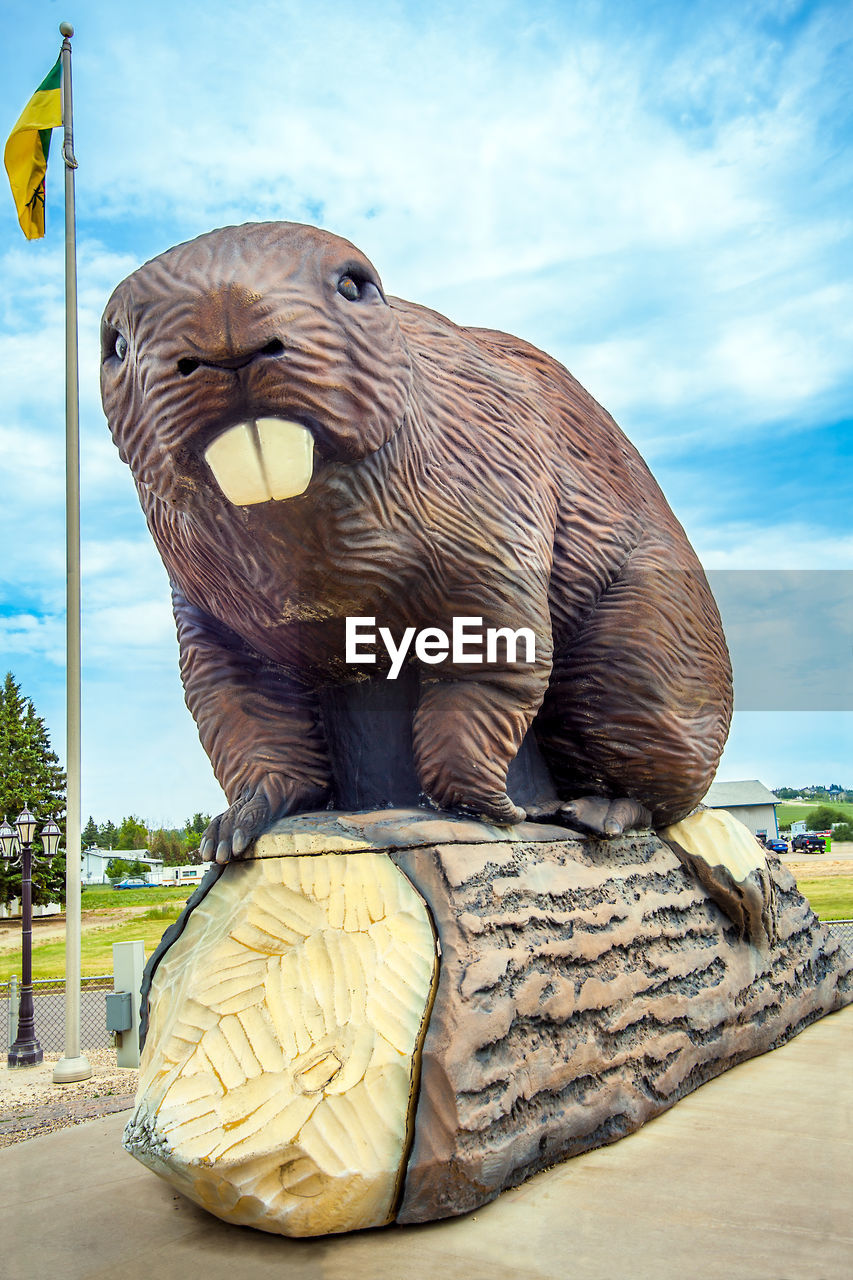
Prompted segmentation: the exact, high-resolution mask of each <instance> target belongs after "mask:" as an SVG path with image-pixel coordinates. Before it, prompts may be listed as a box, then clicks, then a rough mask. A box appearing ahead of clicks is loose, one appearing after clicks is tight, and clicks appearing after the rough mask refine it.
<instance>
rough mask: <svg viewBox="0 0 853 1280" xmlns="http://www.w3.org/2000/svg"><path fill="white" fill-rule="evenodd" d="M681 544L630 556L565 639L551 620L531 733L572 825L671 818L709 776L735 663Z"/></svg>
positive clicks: (599, 826) (606, 828) (695, 797)
mask: <svg viewBox="0 0 853 1280" xmlns="http://www.w3.org/2000/svg"><path fill="white" fill-rule="evenodd" d="M678 550H680V549H678V548H674V547H673V546H667V545H656V546H653V547H651V548H646V549H643V550H641V551H635V552H634V553H633V555H632V556H631V558H630V560H629V561H628V563H627V564H626V566H625V568H624V569H623V571H622V573H621V574H620V576H619V578H618V579H617V580H616V581H615V582H614V583H613V584H612V585H611V586H610V587H609V588H608V590H607V591H606V592H605V593H604V595H603V596H602V597H601V599H600V600H599V601H598V604H597V606H596V608H595V610H594V612H593V614H592V615H591V616H590V618H589V619H588V620H587V622H586V623H585V624H584V625H583V626H582V628H581V629H580V631H579V632H577V633H576V634H575V635H574V636H573V637H572V638H571V640H566V641H564V642H562V643H561V637H560V634H559V629H558V628H557V627H555V645H554V648H555V653H554V669H553V672H552V676H551V682H550V685H549V689H548V693H547V695H546V697H545V702H544V705H543V708H542V711H541V712H540V714H539V716H538V717H537V720H536V724H535V731H536V735H537V739H538V741H539V745H540V747H541V749H542V753H543V755H544V756H545V759H546V761H547V763H548V766H549V768H550V769H551V772H552V774H553V776H554V781H555V783H556V786H557V790H558V793H559V794H560V796H561V797H562V798H563V799H564V801H565V802H568V803H565V804H564V805H562V806H561V808H560V810H559V811H558V814H557V816H558V817H559V818H560V820H562V821H565V822H566V824H567V825H570V826H573V827H577V828H579V829H581V830H585V831H591V832H594V833H596V834H601V835H614V834H618V833H619V831H621V830H625V829H627V828H628V827H631V826H634V827H636V826H642V825H648V824H649V822H651V823H652V825H654V826H663V825H665V824H667V823H671V822H676V821H678V819H679V818H682V817H684V816H685V814H687V813H689V812H690V811H691V809H693V808H694V806H695V805H696V804H697V803H698V802H699V800H701V799H702V796H703V795H704V794H705V792H706V791H707V789H708V785H709V784H710V781H711V779H712V777H713V775H714V771H715V769H716V766H717V762H718V760H719V757H720V753H721V751H722V748H723V744H724V743H725V739H726V734H727V732H728V725H729V720H730V716H731V668H730V665H729V659H728V651H727V649H726V645H725V640H724V638H723V634H722V628H721V625H720V620H719V615H718V613H717V609H716V605H715V603H714V600H713V597H712V596H711V593H710V590H709V588H708V584H707V582H706V580H705V576H704V574H703V573H702V570H701V568H700V567H699V565H698V562H695V563H694V564H693V565H691V566H690V567H688V568H686V569H678V568H675V569H673V568H671V567H670V566H671V565H672V564H673V563H677V558H676V552H677V551H678ZM683 560H684V555H683V552H682V554H681V561H682V563H683Z"/></svg>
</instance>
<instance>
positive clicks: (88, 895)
mask: <svg viewBox="0 0 853 1280" xmlns="http://www.w3.org/2000/svg"><path fill="white" fill-rule="evenodd" d="M194 888H195V885H194V884H182V885H175V886H174V887H173V886H168V887H160V886H157V885H153V886H152V887H151V888H150V889H113V888H112V886H110V885H106V886H104V885H94V886H93V887H92V888H90V889H84V890H83V896H82V898H81V900H80V906H81V909H82V910H83V911H101V910H104V909H105V908H109V909H110V910H112V911H115V910H116V908H117V907H147V906H149V905H150V906H161V905H162V904H163V903H164V902H179V903H184V902H186V900H187V898H188V897H189V896H190V894H191V893H192V891H193V889H194Z"/></svg>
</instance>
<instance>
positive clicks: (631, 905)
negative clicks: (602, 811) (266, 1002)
mask: <svg viewBox="0 0 853 1280" xmlns="http://www.w3.org/2000/svg"><path fill="white" fill-rule="evenodd" d="M526 830H527V831H530V830H531V828H530V827H529V826H528V827H527V828H526ZM543 834H544V833H543ZM391 856H392V857H393V858H394V860H395V862H396V863H397V864H398V866H399V867H400V868H401V869H402V870H403V871H404V872H405V874H406V875H407V877H408V878H409V879H410V880H411V881H412V883H413V884H414V885H415V887H416V888H417V889H418V890H419V892H420V893H421V894H422V895H423V897H424V898H425V900H426V902H427V904H428V906H429V908H430V911H431V913H432V916H433V920H434V925H435V927H436V930H437V934H438V938H439V942H440V947H441V961H440V977H439V985H438V991H437V994H436V998H435V1004H434V1007H433V1010H432V1014H431V1017H430V1022H429V1027H428V1030H427V1034H426V1039H425V1042H424V1048H423V1058H422V1064H421V1091H420V1098H419V1102H418V1107H417V1112H416V1116H415V1133H414V1143H413V1147H412V1152H411V1156H410V1159H409V1164H408V1169H407V1175H406V1180H405V1184H404V1188H403V1195H402V1199H401V1203H400V1207H399V1209H398V1212H397V1221H399V1222H423V1221H428V1220H431V1219H435V1218H442V1217H449V1216H453V1215H455V1214H461V1213H465V1212H467V1211H469V1210H472V1209H475V1208H477V1207H478V1206H479V1205H482V1204H484V1203H486V1202H487V1201H489V1200H492V1199H494V1197H495V1196H497V1195H498V1194H499V1192H501V1191H502V1190H504V1189H505V1188H507V1187H510V1186H514V1185H516V1184H518V1183H520V1182H522V1181H523V1180H524V1179H526V1178H528V1177H530V1176H531V1175H532V1174H535V1173H537V1172H538V1171H539V1170H542V1169H545V1168H547V1167H549V1166H550V1165H553V1164H555V1163H556V1162H558V1161H561V1160H565V1159H566V1158H568V1157H570V1156H573V1155H577V1154H578V1153H580V1152H582V1151H586V1150H589V1149H591V1148H593V1147H598V1146H601V1145H603V1144H605V1143H609V1142H613V1141H615V1140H616V1139H617V1138H621V1137H623V1136H624V1135H626V1134H628V1133H631V1132H632V1131H633V1130H635V1129H637V1128H639V1126H640V1125H642V1124H644V1123H645V1121H647V1120H649V1119H651V1118H652V1117H654V1116H656V1115H658V1114H660V1112H662V1111H664V1110H666V1109H667V1108H668V1107H670V1106H672V1104H673V1103H675V1102H677V1101H678V1100H679V1098H682V1097H683V1096H684V1095H685V1094H687V1093H689V1092H691V1091H692V1090H693V1089H695V1088H697V1087H698V1086H699V1085H701V1084H703V1083H705V1081H707V1080H710V1079H712V1078H713V1077H714V1076H717V1075H719V1074H721V1073H722V1072H723V1071H725V1070H726V1069H727V1068H728V1067H731V1066H734V1065H735V1064H736V1063H738V1062H741V1061H743V1060H744V1059H746V1058H750V1057H753V1056H754V1055H756V1054H759V1053H764V1052H766V1051H767V1050H768V1049H773V1048H776V1047H777V1046H778V1045H781V1044H783V1043H784V1042H785V1041H787V1040H789V1039H790V1038H791V1037H792V1036H794V1035H796V1034H797V1033H798V1032H799V1031H801V1030H803V1029H804V1028H805V1027H806V1026H808V1025H809V1023H811V1022H814V1021H815V1020H816V1019H818V1018H819V1017H821V1016H822V1015H824V1014H826V1013H829V1012H831V1011H832V1010H834V1009H837V1008H839V1007H841V1006H842V1005H844V1004H847V1003H849V1002H850V1001H851V1000H853V957H851V956H849V955H848V954H847V953H846V951H844V950H843V949H842V948H841V946H840V944H839V943H838V942H837V941H836V940H835V939H833V938H832V937H830V934H829V931H828V930H827V929H826V928H825V927H824V926H822V925H821V924H820V923H819V922H818V920H817V918H816V917H815V915H814V913H813V912H812V910H811V908H810V907H809V904H808V903H807V902H806V900H805V899H804V898H803V897H802V896H801V895H800V894H799V892H798V891H797V889H796V885H795V882H794V879H793V877H792V876H791V874H790V873H789V872H788V871H787V870H786V869H785V868H784V867H783V866H782V865H781V864H780V863H779V861H778V860H777V859H776V858H775V857H774V856H773V855H772V854H769V855H768V864H769V873H770V877H771V878H772V881H773V885H774V887H775V896H776V906H777V909H778V936H777V939H776V941H775V943H774V944H773V945H772V946H771V945H768V946H764V947H763V948H761V947H758V946H755V945H753V944H751V943H750V941H749V940H748V938H747V939H744V938H742V937H741V935H740V931H739V930H738V928H737V927H736V925H735V924H733V923H732V921H731V920H730V919H729V918H728V916H726V915H725V914H724V913H723V912H722V910H721V909H720V908H719V907H718V906H717V905H716V903H715V902H714V901H713V900H712V899H711V898H710V897H709V896H708V894H707V893H706V890H705V889H704V888H703V887H702V885H701V883H699V881H698V880H697V879H696V878H695V877H694V876H693V875H691V874H690V872H689V870H687V869H685V868H684V867H682V865H681V863H680V862H679V860H678V859H677V858H676V856H675V855H674V853H673V852H672V851H671V849H670V848H668V847H667V846H666V845H665V844H664V843H662V841H661V840H660V839H658V837H657V836H655V835H652V834H642V835H637V836H636V837H633V838H631V837H627V836H626V837H622V838H619V839H616V840H610V841H596V840H592V839H576V838H572V837H568V838H563V839H550V840H546V841H545V842H542V841H536V842H535V843H534V842H530V843H525V842H523V841H522V842H519V843H483V844H479V845H472V844H436V845H433V846H430V847H421V848H409V849H398V850H397V851H395V852H392V855H391Z"/></svg>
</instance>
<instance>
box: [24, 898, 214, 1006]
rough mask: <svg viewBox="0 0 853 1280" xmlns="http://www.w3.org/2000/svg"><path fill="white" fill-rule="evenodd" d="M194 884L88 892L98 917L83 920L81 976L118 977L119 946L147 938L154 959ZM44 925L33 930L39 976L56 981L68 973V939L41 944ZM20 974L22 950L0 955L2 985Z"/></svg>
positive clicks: (86, 906) (87, 905)
mask: <svg viewBox="0 0 853 1280" xmlns="http://www.w3.org/2000/svg"><path fill="white" fill-rule="evenodd" d="M193 888H195V886H194V885H182V886H181V887H180V888H168V889H154V888H152V889H120V890H119V889H111V888H106V889H102V888H97V889H86V890H84V893H83V899H82V910H83V911H85V912H92V913H93V917H90V918H88V919H85V918H84V920H83V928H82V947H81V950H82V958H81V973H82V976H83V977H84V978H88V977H93V976H94V975H96V974H101V973H112V971H113V943H114V942H131V941H133V940H134V939H136V938H141V939H142V941H143V942H144V943H145V955H146V957H147V956H150V954H151V952H152V951H153V950H154V948H155V947H156V946H157V943H158V942H159V941H160V938H161V937H162V935H163V931H164V930H165V929H167V928H168V926H169V925H170V924H171V923H172V921H173V920H177V918H178V916H179V915H180V914H181V911H182V910H183V906H184V902H185V901H186V899H187V898H188V897H189V895H190V893H191V891H192V889H193ZM134 906H136V907H142V906H145V907H147V908H148V910H147V911H145V912H142V913H141V914H140V915H135V916H130V915H128V916H126V917H125V918H124V919H118V920H109V919H105V920H103V921H99V920H98V916H105V917H109V916H110V915H111V914H113V913H114V912H115V911H117V910H118V911H121V909H122V908H127V907H134ZM38 927H39V926H36V928H35V930H34V931H33V978H34V979H37V978H56V977H59V976H61V975H62V974H64V973H65V938H64V937H62V938H54V939H45V940H44V941H42V942H39V935H38ZM13 973H15V974H17V975H18V977H20V974H21V949H20V947H18V948H17V950H15V951H6V952H4V953H3V954H2V955H0V982H6V981H8V979H9V978H10V977H11V975H12V974H13Z"/></svg>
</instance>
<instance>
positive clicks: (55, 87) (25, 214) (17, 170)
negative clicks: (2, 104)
mask: <svg viewBox="0 0 853 1280" xmlns="http://www.w3.org/2000/svg"><path fill="white" fill-rule="evenodd" d="M61 62H62V57H61V55H60V57H59V58H57V59H56V65H55V66H54V67H53V68H52V70H50V71H49V72H48V73H47V75H46V76H45V78H44V80H42V82H41V84H40V85H39V87H38V88H37V89H36V91H35V93H34V94H33V96H32V97H31V98H30V100H29V102H28V103H27V105H26V106H25V107H24V110H23V112H22V114H21V118H20V120H19V121H18V123H17V124H16V125H15V127H14V129H13V130H12V132H11V133H10V135H9V141H8V142H7V143H6V150H5V152H4V153H3V160H4V162H5V165H6V172H7V173H8V175H9V185H10V186H11V188H12V196H13V198H14V201H15V207H16V208H17V210H18V221H19V222H20V224H21V230H22V231H23V233H24V235H25V236H26V237H27V239H28V240H40V239H41V237H42V236H43V235H44V175H45V173H46V172H47V153H48V151H49V150H50V131H51V129H56V128H57V127H59V126H61V124H62V102H61V98H60V80H61V71H62V68H61Z"/></svg>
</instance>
